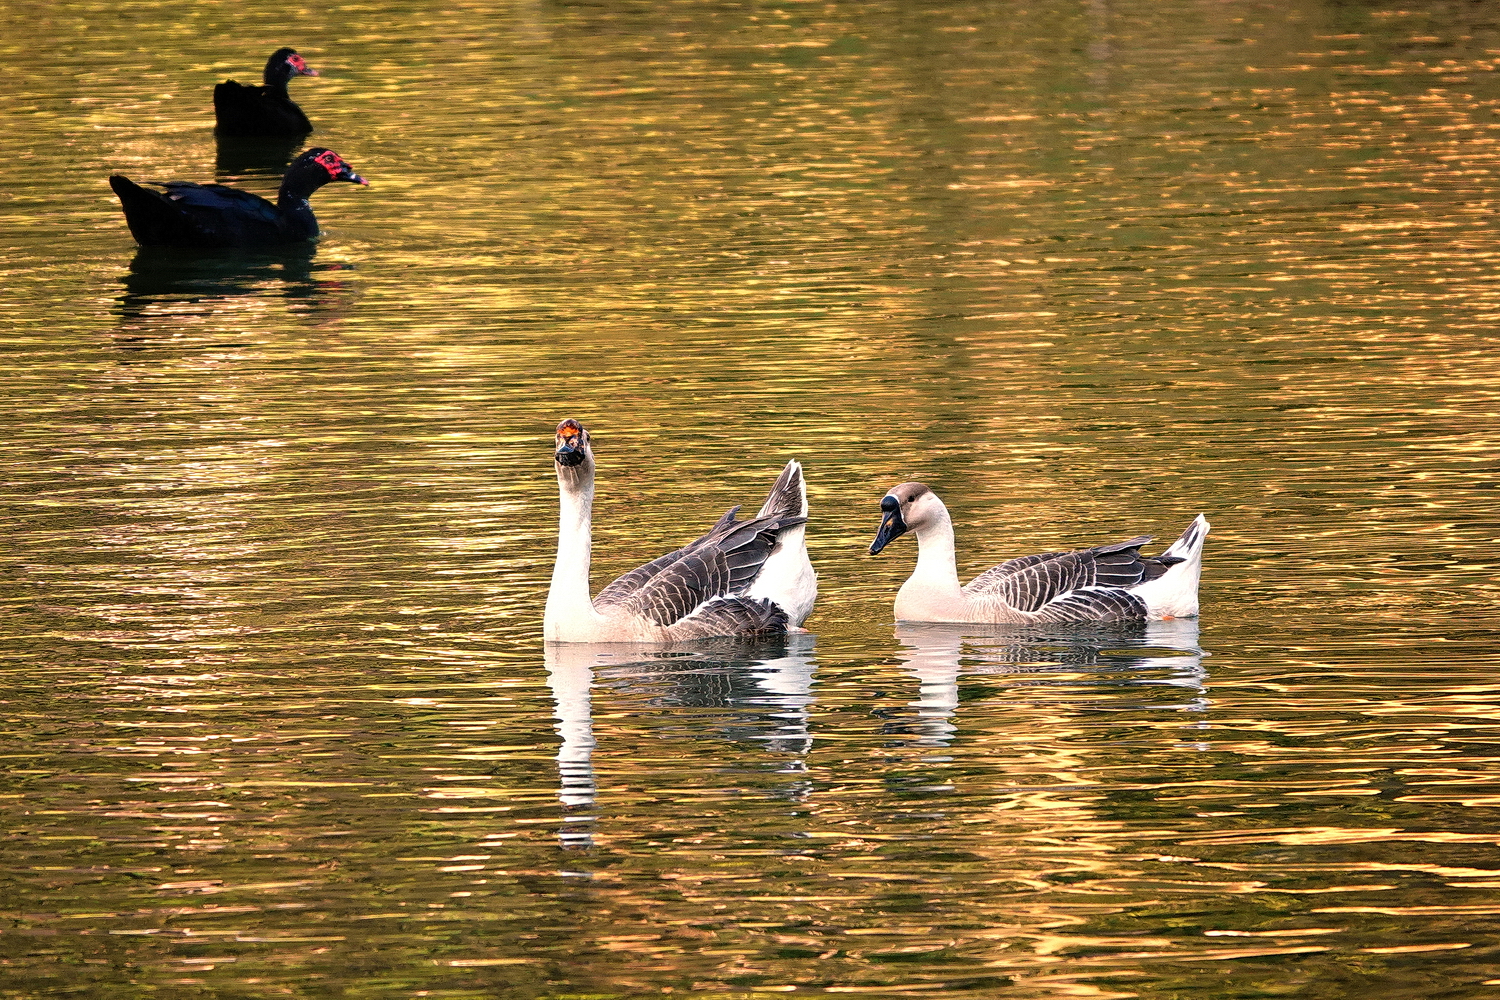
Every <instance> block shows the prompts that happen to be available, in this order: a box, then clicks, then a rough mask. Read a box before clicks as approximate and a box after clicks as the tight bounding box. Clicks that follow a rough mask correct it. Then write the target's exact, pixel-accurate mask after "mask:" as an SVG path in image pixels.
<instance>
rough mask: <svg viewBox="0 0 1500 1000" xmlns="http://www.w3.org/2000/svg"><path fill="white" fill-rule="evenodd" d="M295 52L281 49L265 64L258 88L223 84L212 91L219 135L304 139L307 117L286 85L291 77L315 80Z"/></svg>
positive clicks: (308, 126) (309, 126) (309, 127)
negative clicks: (296, 137) (306, 77)
mask: <svg viewBox="0 0 1500 1000" xmlns="http://www.w3.org/2000/svg"><path fill="white" fill-rule="evenodd" d="M317 75H318V71H317V70H315V69H313V68H312V67H311V66H309V65H307V62H306V61H305V60H304V59H303V58H302V57H301V56H299V55H298V54H297V50H296V49H290V48H283V49H277V50H276V51H275V52H273V53H271V58H270V59H268V60H266V68H265V72H264V73H263V74H262V79H263V80H264V81H265V83H264V84H263V85H262V86H259V87H253V86H247V85H246V84H243V83H237V82H235V81H234V80H225V81H224V82H223V83H221V84H219V85H218V86H216V87H214V117H215V119H216V120H217V123H218V131H219V134H220V135H281V136H288V135H289V136H298V135H307V134H308V133H309V132H311V131H312V130H313V127H312V122H310V121H308V120H307V115H305V114H303V113H302V109H301V108H299V107H297V105H296V104H295V103H294V102H293V101H292V98H291V95H290V94H289V93H288V92H287V84H288V83H290V82H291V79H292V77H294V76H317Z"/></svg>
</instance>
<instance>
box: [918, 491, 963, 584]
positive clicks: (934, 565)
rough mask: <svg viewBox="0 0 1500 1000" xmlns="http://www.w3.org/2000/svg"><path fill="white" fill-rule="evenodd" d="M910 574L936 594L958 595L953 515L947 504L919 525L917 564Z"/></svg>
mask: <svg viewBox="0 0 1500 1000" xmlns="http://www.w3.org/2000/svg"><path fill="white" fill-rule="evenodd" d="M911 578H912V579H913V580H917V581H920V582H921V585H922V588H923V589H924V590H927V591H930V592H932V593H934V594H943V595H945V596H947V595H951V596H954V597H957V596H958V594H959V591H960V590H961V589H962V588H961V587H960V586H959V583H958V559H957V556H956V554H955V552H954V542H953V519H952V518H950V517H949V516H948V510H947V508H943V509H942V510H940V511H939V512H938V516H937V517H935V518H933V519H932V521H931V522H930V523H928V524H924V525H922V527H920V528H918V529H917V568H916V569H914V570H912V574H911Z"/></svg>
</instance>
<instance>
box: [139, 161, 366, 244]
mask: <svg viewBox="0 0 1500 1000" xmlns="http://www.w3.org/2000/svg"><path fill="white" fill-rule="evenodd" d="M330 181H350V182H351V183H354V184H368V183H369V182H368V181H366V180H365V179H364V178H363V177H361V176H359V174H356V173H355V172H354V170H353V169H352V168H350V166H349V164H347V163H345V162H344V161H343V159H341V158H340V157H339V155H338V154H337V153H335V152H334V151H333V150H331V149H309V150H308V151H307V152H305V153H303V154H302V155H301V156H299V157H297V158H296V159H295V160H293V161H292V164H291V166H289V167H287V170H286V175H285V176H284V177H282V179H281V191H280V192H279V193H278V194H277V197H276V202H275V203H274V204H273V203H271V202H269V201H267V200H266V199H264V198H262V197H260V195H256V194H251V193H250V192H248V191H241V190H239V189H238V188H232V187H225V186H224V185H222V184H193V183H191V182H189V181H168V182H167V183H166V184H159V185H152V187H150V188H147V187H143V186H141V185H140V184H137V183H135V182H134V181H132V180H131V179H130V178H128V177H125V176H122V175H120V174H115V175H113V176H112V177H110V179H109V186H110V187H112V188H114V191H115V194H117V195H118V196H119V198H120V205H121V207H122V208H124V210H125V222H126V224H127V225H128V226H130V235H132V236H134V237H135V239H136V242H138V243H140V244H141V245H143V246H175V247H203V248H215V247H265V246H276V245H278V244H285V243H301V242H304V241H306V240H310V239H312V238H313V237H315V236H317V235H318V220H317V218H316V217H315V216H314V215H313V211H312V205H311V204H310V203H309V201H308V199H309V198H310V197H311V196H312V194H313V192H314V191H316V190H318V188H320V187H322V186H323V185H324V184H327V183H329V182H330ZM154 188H160V189H161V190H159V191H158V190H154Z"/></svg>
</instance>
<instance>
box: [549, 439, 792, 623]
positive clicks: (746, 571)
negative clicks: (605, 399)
mask: <svg viewBox="0 0 1500 1000" xmlns="http://www.w3.org/2000/svg"><path fill="white" fill-rule="evenodd" d="M553 457H554V464H555V466H556V470H557V484H558V497H559V501H560V508H561V509H560V514H559V519H558V529H557V562H556V564H555V565H554V566H553V570H552V587H551V589H550V590H549V591H548V592H547V609H546V612H545V613H544V615H543V618H542V634H543V637H544V638H546V639H547V641H549V642H654V643H660V642H668V643H670V642H681V641H687V640H692V639H704V638H710V637H717V636H739V637H747V638H754V637H765V636H772V635H781V634H785V633H786V632H788V631H792V630H796V629H797V628H799V627H800V626H801V624H802V622H803V620H804V619H806V618H807V616H808V615H809V614H810V613H811V612H812V607H813V602H814V600H815V599H816V598H817V594H818V576H817V573H815V572H814V571H813V568H812V562H811V560H809V559H808V556H807V541H806V532H807V527H806V526H807V484H806V483H805V482H804V481H803V479H802V466H801V465H799V464H798V463H796V462H788V463H787V465H786V468H785V469H783V470H782V472H781V475H780V476H779V477H777V479H776V482H775V484H774V485H773V486H772V487H771V493H770V495H769V496H768V497H767V498H766V502H765V504H764V505H763V506H762V507H761V509H760V513H758V514H757V515H756V516H755V517H753V518H750V519H748V520H744V521H737V520H735V515H736V514H737V513H738V512H739V508H738V507H734V508H732V509H731V510H730V511H729V512H728V513H727V514H725V515H724V516H723V517H721V518H720V519H719V521H718V523H717V524H715V525H714V526H713V527H712V528H710V529H709V530H708V533H707V534H705V535H703V536H702V537H701V538H699V539H697V540H696V541H694V542H692V543H690V544H688V545H685V546H683V547H682V548H680V549H678V550H677V551H675V552H669V553H667V554H666V555H664V556H662V557H661V558H659V559H655V560H653V561H651V562H649V563H647V564H646V565H644V566H640V567H637V568H636V569H633V570H631V571H630V572H629V573H626V574H625V575H624V576H621V577H620V578H619V579H617V580H615V581H614V582H613V583H611V584H610V585H609V586H607V587H605V588H604V589H603V590H601V591H600V592H599V595H598V596H597V597H594V598H592V599H590V597H589V594H590V590H589V561H590V558H591V556H592V551H593V541H592V524H593V508H594V453H593V450H592V449H591V447H590V445H589V435H588V431H586V430H585V429H584V427H583V425H582V424H580V423H579V422H578V421H576V420H564V421H563V422H562V423H560V424H558V425H557V450H556V452H555V453H554V456H553Z"/></svg>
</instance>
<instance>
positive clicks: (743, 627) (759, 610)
mask: <svg viewBox="0 0 1500 1000" xmlns="http://www.w3.org/2000/svg"><path fill="white" fill-rule="evenodd" d="M786 628H787V617H786V612H785V611H783V610H782V609H781V608H779V607H777V606H776V605H775V604H773V603H771V602H770V601H767V600H762V599H756V598H751V597H718V598H715V599H713V600H711V601H709V602H708V603H707V604H705V605H703V606H702V607H700V608H698V609H697V610H696V611H694V612H693V613H692V614H691V615H689V616H688V617H686V618H684V619H683V620H682V621H680V622H678V623H677V624H676V625H674V626H672V629H671V636H672V638H673V639H674V640H679V641H680V640H683V639H708V638H722V637H725V636H733V637H735V638H739V639H761V638H767V637H770V636H775V635H786Z"/></svg>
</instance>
